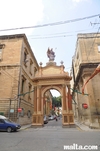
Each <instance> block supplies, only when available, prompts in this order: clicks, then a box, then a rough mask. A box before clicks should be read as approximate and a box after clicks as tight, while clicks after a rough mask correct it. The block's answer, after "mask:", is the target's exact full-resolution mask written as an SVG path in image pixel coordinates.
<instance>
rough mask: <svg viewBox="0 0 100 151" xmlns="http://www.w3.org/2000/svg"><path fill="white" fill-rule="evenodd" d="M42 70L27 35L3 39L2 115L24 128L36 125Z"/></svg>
mask: <svg viewBox="0 0 100 151" xmlns="http://www.w3.org/2000/svg"><path fill="white" fill-rule="evenodd" d="M38 68H39V67H38V63H37V60H36V58H35V56H34V53H33V52H32V49H31V47H30V45H29V42H28V40H27V38H26V36H25V34H16V35H4V36H0V114H3V115H5V116H7V117H9V118H10V119H12V120H13V121H15V122H19V123H20V124H28V123H31V122H32V114H33V107H34V106H33V102H34V93H33V92H34V85H33V82H32V79H33V78H34V76H35V74H36V72H38ZM19 108H21V112H18V109H19Z"/></svg>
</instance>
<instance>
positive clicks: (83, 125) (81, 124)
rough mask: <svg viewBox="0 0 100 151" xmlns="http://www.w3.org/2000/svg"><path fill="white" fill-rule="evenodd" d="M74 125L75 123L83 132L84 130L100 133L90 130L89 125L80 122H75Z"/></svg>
mask: <svg viewBox="0 0 100 151" xmlns="http://www.w3.org/2000/svg"><path fill="white" fill-rule="evenodd" d="M74 123H75V125H76V126H77V127H79V128H80V129H81V130H83V131H100V129H91V128H89V127H88V126H87V125H85V124H83V123H80V122H78V121H76V120H75V121H74Z"/></svg>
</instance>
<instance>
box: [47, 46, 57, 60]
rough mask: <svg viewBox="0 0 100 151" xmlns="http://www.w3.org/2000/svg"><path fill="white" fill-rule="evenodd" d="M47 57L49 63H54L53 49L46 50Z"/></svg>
mask: <svg viewBox="0 0 100 151" xmlns="http://www.w3.org/2000/svg"><path fill="white" fill-rule="evenodd" d="M47 56H48V58H49V61H54V59H55V52H54V51H53V48H51V49H50V48H48V50H47Z"/></svg>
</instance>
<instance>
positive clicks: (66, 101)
mask: <svg viewBox="0 0 100 151" xmlns="http://www.w3.org/2000/svg"><path fill="white" fill-rule="evenodd" d="M66 87H67V88H68V92H67V89H66ZM62 89H63V95H64V97H63V115H62V116H63V122H62V126H63V127H75V124H74V116H73V112H72V99H71V95H70V85H67V86H65V85H63V87H62Z"/></svg>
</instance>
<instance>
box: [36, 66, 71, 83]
mask: <svg viewBox="0 0 100 151" xmlns="http://www.w3.org/2000/svg"><path fill="white" fill-rule="evenodd" d="M64 68H65V67H64V65H61V66H57V65H56V64H55V63H50V64H47V65H46V66H45V67H42V66H40V67H39V72H38V73H37V74H36V75H35V77H34V79H33V81H36V80H40V79H44V80H46V79H51V80H52V79H66V80H68V81H70V80H71V79H72V77H70V76H69V73H68V72H65V71H64Z"/></svg>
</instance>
